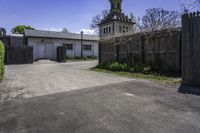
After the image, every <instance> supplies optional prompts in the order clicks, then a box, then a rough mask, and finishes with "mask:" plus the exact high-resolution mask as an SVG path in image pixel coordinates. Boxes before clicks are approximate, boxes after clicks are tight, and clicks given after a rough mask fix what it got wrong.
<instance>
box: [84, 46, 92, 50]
mask: <svg viewBox="0 0 200 133" xmlns="http://www.w3.org/2000/svg"><path fill="white" fill-rule="evenodd" d="M83 50H87V51H91V50H92V45H83Z"/></svg>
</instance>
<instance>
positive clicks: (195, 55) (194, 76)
mask: <svg viewBox="0 0 200 133" xmlns="http://www.w3.org/2000/svg"><path fill="white" fill-rule="evenodd" d="M182 25H183V27H182V35H183V37H182V43H183V50H182V54H183V56H182V57H183V58H182V61H183V73H182V78H183V82H182V85H181V87H180V92H184V93H193V94H197V95H200V59H199V57H200V12H197V13H191V14H184V15H183V16H182Z"/></svg>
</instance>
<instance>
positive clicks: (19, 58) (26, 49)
mask: <svg viewBox="0 0 200 133" xmlns="http://www.w3.org/2000/svg"><path fill="white" fill-rule="evenodd" d="M5 58H6V64H27V63H33V47H30V46H20V47H19V46H17V47H16V46H7V47H6V56H5Z"/></svg>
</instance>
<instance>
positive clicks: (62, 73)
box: [0, 60, 133, 102]
mask: <svg viewBox="0 0 200 133" xmlns="http://www.w3.org/2000/svg"><path fill="white" fill-rule="evenodd" d="M96 65H97V61H88V62H71V63H56V62H52V61H48V60H47V61H46V60H43V61H39V62H36V63H35V64H28V65H8V66H6V73H5V79H4V81H3V83H0V88H1V89H0V102H2V101H7V100H13V99H20V98H30V97H35V96H43V95H49V94H54V93H59V92H66V91H71V90H78V89H83V88H88V87H94V86H101V85H107V84H112V83H119V82H124V81H131V80H133V79H129V78H124V77H119V76H113V75H110V74H102V73H98V72H94V71H91V70H90V69H91V68H93V67H95V66H96Z"/></svg>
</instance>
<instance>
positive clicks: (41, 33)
mask: <svg viewBox="0 0 200 133" xmlns="http://www.w3.org/2000/svg"><path fill="white" fill-rule="evenodd" d="M24 35H25V37H37V38H57V39H75V40H80V39H81V34H75V33H63V32H55V31H45V30H25V33H24ZM83 39H84V40H88V41H98V40H99V37H98V36H96V35H86V34H84V35H83Z"/></svg>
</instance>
